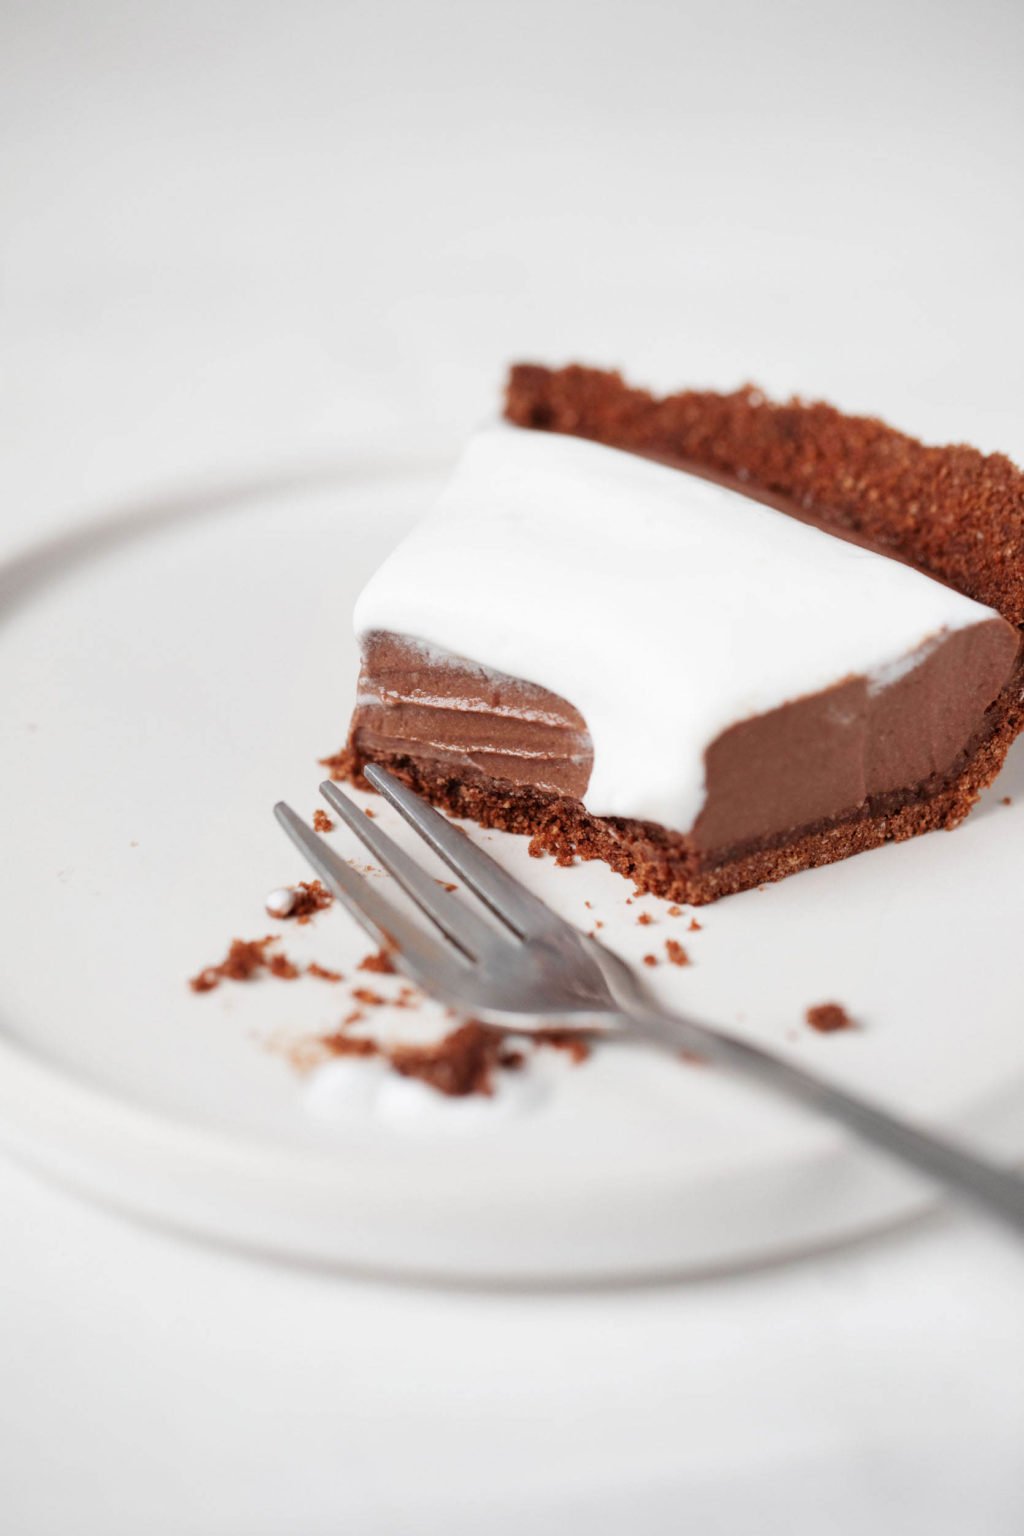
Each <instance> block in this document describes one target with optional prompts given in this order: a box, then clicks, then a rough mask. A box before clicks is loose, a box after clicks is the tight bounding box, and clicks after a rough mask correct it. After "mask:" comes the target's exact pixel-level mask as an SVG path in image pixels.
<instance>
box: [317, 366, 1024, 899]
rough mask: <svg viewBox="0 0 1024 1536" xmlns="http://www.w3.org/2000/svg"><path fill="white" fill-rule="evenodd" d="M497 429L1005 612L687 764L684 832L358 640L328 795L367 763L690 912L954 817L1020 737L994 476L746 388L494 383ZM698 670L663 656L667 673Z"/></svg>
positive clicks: (531, 707)
mask: <svg viewBox="0 0 1024 1536" xmlns="http://www.w3.org/2000/svg"><path fill="white" fill-rule="evenodd" d="M737 413H738V414H739V416H740V417H741V418H742V425H743V427H744V434H745V435H743V436H741V435H740V434H739V433H738V431H737V430H736V422H735V420H734V418H735V417H736V415H737ZM507 414H508V416H509V418H510V419H511V420H512V421H513V422H515V423H517V424H518V425H521V426H528V427H532V428H534V429H537V430H546V431H552V430H553V431H565V432H569V433H571V434H573V435H581V436H587V437H592V438H594V439H596V440H598V441H600V442H603V443H606V444H608V445H609V446H613V447H619V448H622V449H626V450H627V451H633V452H637V453H640V454H642V455H644V456H645V457H655V458H658V459H660V460H661V461H663V462H669V463H672V464H675V465H676V466H677V467H679V468H686V469H688V470H691V471H696V472H698V473H702V474H706V475H708V476H710V477H711V478H714V479H716V480H720V481H722V482H724V483H726V484H727V485H730V486H731V487H732V488H733V489H739V490H742V491H743V492H744V493H745V494H747V495H748V496H753V497H755V498H756V499H759V500H764V501H766V502H769V504H771V505H772V506H774V507H776V508H778V509H779V510H782V511H785V512H788V513H790V514H791V515H793V516H797V517H799V518H800V519H801V520H802V521H809V522H813V523H815V524H817V525H818V526H820V527H823V528H825V529H826V530H827V531H829V532H832V533H834V534H837V535H838V536H840V537H845V538H850V539H852V540H853V541H854V542H857V543H860V544H863V545H864V546H865V547H867V548H869V549H873V550H875V551H876V552H879V553H883V554H886V555H889V556H894V557H895V558H897V559H901V560H903V561H905V562H906V563H908V564H911V565H913V566H915V567H916V568H917V569H919V570H923V571H926V572H927V573H928V574H931V575H934V576H937V577H938V578H939V579H940V580H944V581H945V582H946V583H947V584H948V585H950V586H952V587H955V588H956V589H957V590H960V591H962V592H964V593H966V594H967V595H969V596H972V597H976V598H978V599H979V600H980V601H982V602H985V603H988V604H990V605H992V606H995V607H997V608H999V609H1000V611H1001V612H1003V613H1004V614H1005V615H1006V617H1005V618H998V617H993V618H991V619H985V620H983V621H981V622H979V623H977V624H974V625H970V626H968V627H965V628H962V629H957V630H955V631H950V632H941V633H939V634H936V635H933V636H931V637H930V638H929V639H928V640H927V641H926V642H925V643H924V645H923V646H922V647H921V648H920V650H919V652H918V653H916V655H915V656H912V657H910V658H907V660H906V663H905V664H904V665H901V666H899V667H897V668H895V669H894V671H893V674H892V675H891V676H889V677H885V676H880V677H875V678H869V677H863V676H856V675H854V676H850V677H848V678H846V679H844V680H842V681H840V682H838V683H837V684H836V685H834V686H833V687H830V688H828V689H826V690H824V691H822V692H819V693H814V694H810V695H808V696H805V697H803V698H797V699H793V700H791V701H789V702H787V703H785V704H783V705H782V706H781V707H779V708H777V709H773V710H771V711H769V712H766V713H763V714H759V715H755V716H753V717H751V718H749V719H744V720H739V721H736V722H735V723H734V724H732V725H731V726H729V728H728V729H726V730H724V731H723V732H722V733H721V734H720V735H719V736H718V737H717V738H716V739H715V740H713V741H712V742H711V743H710V744H709V745H708V747H707V749H706V751H705V757H704V768H705V800H704V805H703V808H702V810H701V812H700V815H699V817H698V819H697V821H696V823H695V824H694V826H693V827H692V828H691V829H687V830H675V829H670V828H666V827H662V826H659V825H657V824H655V823H651V822H641V821H632V820H630V819H628V818H623V817H597V816H593V815H591V814H590V813H589V812H587V811H586V809H585V808H584V806H583V803H582V800H583V797H584V795H585V793H586V789H587V785H588V783H589V779H590V774H591V768H592V764H593V754H592V748H591V742H590V737H589V734H588V731H587V723H586V721H585V720H584V719H583V717H582V716H581V715H580V713H579V711H578V710H577V709H576V708H575V707H574V705H573V704H572V702H571V701H568V700H565V699H562V698H559V697H558V696H557V695H555V694H553V693H551V692H549V691H547V690H545V689H543V688H540V687H538V686H536V685H535V684H533V683H531V682H529V681H527V680H523V679H517V678H511V677H507V676H504V675H502V674H499V673H496V672H493V671H489V670H486V669H484V668H482V667H480V666H479V665H476V664H475V663H474V662H472V661H471V660H467V659H465V658H460V657H456V656H451V655H447V654H446V653H444V652H440V651H437V650H435V649H431V648H428V647H425V646H423V645H421V644H420V643H418V641H416V640H415V639H414V638H412V637H408V636H401V635H394V634H388V633H380V632H378V633H375V634H372V635H370V636H368V637H366V639H365V642H364V654H363V666H362V672H361V675H360V680H359V697H358V702H357V706H356V710H355V713H354V715H353V719H352V724H351V729H350V734H349V740H348V746H347V749H346V751H345V752H344V753H343V754H340V755H339V758H338V759H336V760H334V767H335V769H336V771H337V772H338V774H339V776H346V777H355V778H357V779H358V778H359V776H360V774H361V769H362V767H363V766H364V764H365V763H366V762H369V761H374V762H380V763H383V764H385V765H386V766H389V767H390V768H392V769H393V770H394V771H395V772H397V773H399V774H400V775H401V776H402V777H404V778H405V779H406V780H407V781H408V782H410V783H411V784H413V786H414V787H415V788H417V789H418V790H420V791H421V792H422V793H424V794H426V795H427V796H428V797H429V798H431V799H432V800H434V801H435V802H437V803H439V804H441V805H443V806H445V807H446V808H448V809H449V810H451V811H453V812H455V813H456V814H462V815H468V816H471V817H473V818H475V819H476V820H478V821H481V822H483V823H485V824H487V825H492V826H499V827H504V828H506V829H509V830H513V831H518V832H530V833H531V834H532V835H533V837H534V849H535V851H538V852H540V851H547V852H551V853H554V854H555V855H556V856H558V857H559V858H562V859H563V860H564V859H567V858H570V857H574V856H578V857H585V858H587V857H595V858H602V859H605V860H606V861H607V862H608V863H610V864H611V865H612V867H613V868H616V869H618V870H619V871H620V872H621V873H623V874H626V875H629V876H630V877H632V878H633V879H634V880H635V881H636V882H637V885H638V886H639V887H640V888H641V889H644V890H650V891H653V892H655V893H657V894H660V895H663V896H666V897H669V898H670V899H672V900H675V901H689V902H695V903H700V902H704V901H710V900H714V899H715V898H716V897H718V896H720V895H724V894H727V893H728V892H730V891H735V890H741V889H744V888H745V887H747V886H749V885H752V884H757V883H761V882H762V881H764V880H769V879H775V878H779V877H780V876H781V875H784V874H787V873H791V872H793V871H794V870H796V869H801V868H806V867H808V866H809V865H813V864H820V863H825V862H831V861H833V860H835V859H837V858H843V857H846V856H847V855H848V854H851V853H854V852H857V851H859V850H860V849H862V848H867V847H872V846H876V845H877V844H879V843H881V842H884V841H886V840H888V839H891V838H894V839H900V838H904V837H909V836H911V835H913V834H914V833H915V832H919V831H926V830H929V829H930V828H932V827H940V826H953V825H955V824H956V823H957V822H958V821H959V820H961V819H962V817H963V816H964V815H965V814H966V812H967V811H968V810H969V808H970V805H971V804H972V803H973V802H974V800H975V799H976V798H977V794H978V791H979V790H980V788H981V787H983V786H984V784H986V783H987V782H989V780H990V779H991V778H992V777H993V776H994V775H995V773H996V772H997V771H998V768H999V766H1000V765H1001V762H1002V759H1003V757H1004V756H1005V753H1006V750H1007V749H1008V747H1009V744H1010V742H1011V741H1012V739H1013V737H1014V735H1015V734H1016V733H1017V731H1018V730H1019V729H1020V726H1021V723H1022V713H1021V693H1022V684H1024V679H1022V674H1021V646H1020V636H1019V632H1018V630H1017V629H1016V628H1015V625H1016V624H1018V623H1020V621H1021V618H1022V617H1024V537H1022V535H1024V476H1021V474H1020V472H1019V471H1017V470H1015V469H1014V468H1013V466H1012V465H1010V464H1009V463H1008V461H1006V460H1002V459H999V458H998V456H996V457H995V458H994V459H993V458H990V459H984V458H983V457H982V456H981V455H980V454H976V453H975V452H974V450H970V449H928V448H924V447H923V446H922V445H921V444H918V443H915V442H914V441H913V440H912V439H909V438H905V437H903V436H902V435H901V434H899V433H896V432H894V431H892V429H890V428H887V427H884V426H883V425H882V424H881V423H876V422H862V421H859V420H858V419H856V418H849V417H843V416H841V415H840V414H839V413H838V412H834V411H832V410H831V409H830V408H829V407H823V406H801V405H790V406H785V407H780V406H774V405H770V404H769V403H768V402H765V401H763V400H762V399H761V397H759V396H756V394H754V393H753V392H745V393H743V394H741V395H740V396H715V395H697V394H686V395H681V396H675V397H671V398H670V399H669V400H665V401H657V400H654V399H653V397H651V396H648V395H645V394H644V392H642V391H636V390H631V389H629V388H628V386H626V385H625V384H623V382H622V381H621V379H619V378H618V376H617V375H611V374H599V373H596V372H594V371H592V370H586V369H568V370H563V371H562V372H560V373H554V372H550V371H548V370H544V369H537V368H533V367H527V368H520V369H514V370H513V373H512V376H511V381H510V387H509V395H508V407H507ZM844 455H845V463H844ZM829 488H831V493H832V494H831V500H830V501H829V502H828V503H825V502H824V501H823V500H822V499H821V498H822V495H823V494H824V493H826V492H827V491H828V490H829ZM997 537H998V538H1001V539H1002V541H1003V542H1002V544H1001V546H1000V547H999V548H998V549H997V548H995V547H994V545H993V539H994V538H997ZM1012 541H1016V542H1015V543H1013V544H1012V547H1013V548H1014V549H1016V550H1017V551H1018V554H1017V556H1016V558H1015V559H1014V560H1012V561H1009V560H1008V559H1007V550H1008V549H1009V548H1010V547H1011V542H1012ZM541 558H542V554H541ZM1008 564H1010V565H1012V566H1013V579H1012V580H1008V579H1007V577H1008V572H1007V569H1006V567H1007V565H1008ZM1008 620H1011V621H1012V622H1008ZM753 661H754V658H752V663H753ZM699 664H700V662H699V657H695V658H692V659H689V658H687V657H684V656H681V657H680V663H679V665H680V672H681V674H682V673H683V671H684V669H685V668H686V667H687V666H691V665H693V666H699ZM643 707H644V708H647V709H657V708H659V700H658V699H652V700H646V701H645V702H644V704H643ZM661 707H665V704H664V702H662V704H661Z"/></svg>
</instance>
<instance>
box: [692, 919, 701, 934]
mask: <svg viewBox="0 0 1024 1536" xmlns="http://www.w3.org/2000/svg"><path fill="white" fill-rule="evenodd" d="M703 927H704V924H703V923H698V921H697V919H696V918H695V917H691V918H690V928H689V931H690V933H700V931H701V929H702V928H703Z"/></svg>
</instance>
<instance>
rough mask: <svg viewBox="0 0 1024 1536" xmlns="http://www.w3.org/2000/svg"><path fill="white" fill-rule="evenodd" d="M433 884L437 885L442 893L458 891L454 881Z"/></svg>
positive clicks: (436, 881)
mask: <svg viewBox="0 0 1024 1536" xmlns="http://www.w3.org/2000/svg"><path fill="white" fill-rule="evenodd" d="M434 884H435V885H439V886H440V887H441V889H442V890H443V891H457V890H458V886H457V885H456V884H455V881H454V880H435V881H434Z"/></svg>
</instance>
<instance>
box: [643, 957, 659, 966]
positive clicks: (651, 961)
mask: <svg viewBox="0 0 1024 1536" xmlns="http://www.w3.org/2000/svg"><path fill="white" fill-rule="evenodd" d="M657 963H658V957H657V955H644V965H657Z"/></svg>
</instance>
